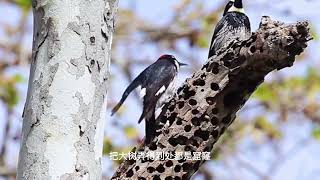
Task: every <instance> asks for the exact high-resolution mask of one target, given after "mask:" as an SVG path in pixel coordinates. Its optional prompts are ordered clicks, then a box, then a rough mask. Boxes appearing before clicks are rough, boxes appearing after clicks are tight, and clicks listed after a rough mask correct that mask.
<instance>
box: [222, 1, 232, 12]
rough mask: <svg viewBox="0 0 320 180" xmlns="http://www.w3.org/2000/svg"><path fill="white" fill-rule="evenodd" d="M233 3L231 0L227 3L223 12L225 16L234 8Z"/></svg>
mask: <svg viewBox="0 0 320 180" xmlns="http://www.w3.org/2000/svg"><path fill="white" fill-rule="evenodd" d="M233 3H234V0H230V1H229V2H228V3H227V5H226V7H225V8H224V11H223V16H225V15H226V14H227V12H228V10H229V9H230V8H231V7H232V5H233Z"/></svg>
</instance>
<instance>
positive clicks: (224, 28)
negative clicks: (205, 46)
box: [208, 0, 251, 58]
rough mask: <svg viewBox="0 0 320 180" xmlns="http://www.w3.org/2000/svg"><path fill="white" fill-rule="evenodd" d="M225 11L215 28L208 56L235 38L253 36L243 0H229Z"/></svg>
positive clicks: (241, 38) (242, 38) (240, 38)
mask: <svg viewBox="0 0 320 180" xmlns="http://www.w3.org/2000/svg"><path fill="white" fill-rule="evenodd" d="M230 6H231V7H230ZM224 13H225V14H224V16H223V17H222V18H221V20H220V21H219V22H218V24H217V25H216V28H215V30H214V33H213V36H212V39H211V43H210V49H209V55H208V58H210V57H212V56H213V55H215V54H216V53H217V51H218V50H220V49H221V48H222V47H224V46H226V45H228V44H229V43H230V42H231V41H233V40H234V39H238V40H240V41H241V40H246V39H249V38H250V36H251V28H250V20H249V18H248V16H247V15H246V14H245V12H244V9H243V5H242V0H234V2H232V1H229V2H228V4H227V5H226V8H225V12H224Z"/></svg>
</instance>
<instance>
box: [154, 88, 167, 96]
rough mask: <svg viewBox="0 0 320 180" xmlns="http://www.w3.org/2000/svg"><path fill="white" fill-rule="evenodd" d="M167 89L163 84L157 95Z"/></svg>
mask: <svg viewBox="0 0 320 180" xmlns="http://www.w3.org/2000/svg"><path fill="white" fill-rule="evenodd" d="M165 90H166V87H165V86H162V87H161V88H160V89H159V90H158V92H157V93H156V96H158V95H159V94H161V93H163V92H164V91H165Z"/></svg>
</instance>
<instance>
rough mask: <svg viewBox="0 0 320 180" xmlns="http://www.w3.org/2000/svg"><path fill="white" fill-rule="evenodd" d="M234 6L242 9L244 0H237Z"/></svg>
mask: <svg viewBox="0 0 320 180" xmlns="http://www.w3.org/2000/svg"><path fill="white" fill-rule="evenodd" d="M234 7H236V8H238V9H242V8H243V5H242V0H235V1H234Z"/></svg>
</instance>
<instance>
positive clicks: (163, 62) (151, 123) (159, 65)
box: [111, 54, 186, 144]
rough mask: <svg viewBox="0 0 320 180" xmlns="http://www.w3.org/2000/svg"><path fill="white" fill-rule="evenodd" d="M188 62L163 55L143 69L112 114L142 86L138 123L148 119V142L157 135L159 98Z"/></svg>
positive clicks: (146, 130) (146, 140)
mask: <svg viewBox="0 0 320 180" xmlns="http://www.w3.org/2000/svg"><path fill="white" fill-rule="evenodd" d="M184 65H186V64H184V63H181V62H179V61H178V60H177V59H176V58H175V57H174V56H172V55H168V54H165V55H162V56H160V57H159V59H158V60H157V61H156V62H154V63H153V64H151V65H150V66H149V67H147V68H146V69H145V70H144V71H142V72H141V73H140V74H139V75H138V76H137V77H136V78H135V79H134V80H133V81H132V83H131V84H130V85H129V86H128V87H127V89H126V90H125V91H124V93H123V95H122V98H121V100H120V101H119V103H118V104H117V105H116V106H115V107H114V108H113V109H112V111H111V116H112V115H113V114H114V113H115V112H117V111H118V109H119V108H120V107H121V105H122V104H123V102H124V101H125V100H126V98H127V97H128V95H129V94H130V93H131V92H132V91H133V90H134V89H136V88H138V87H139V88H140V89H141V91H140V97H141V98H142V99H143V111H142V114H141V116H140V118H139V121H138V123H140V122H141V121H142V120H143V119H145V121H146V127H145V128H146V129H145V132H146V139H145V142H146V143H147V144H148V143H150V141H151V140H152V138H153V137H154V135H155V131H156V129H155V107H156V104H157V101H158V100H159V98H160V97H161V96H162V95H163V94H164V93H165V91H166V90H167V88H168V87H169V86H170V84H171V83H172V82H173V80H174V78H175V77H176V75H177V73H178V71H179V69H180V66H184Z"/></svg>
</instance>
